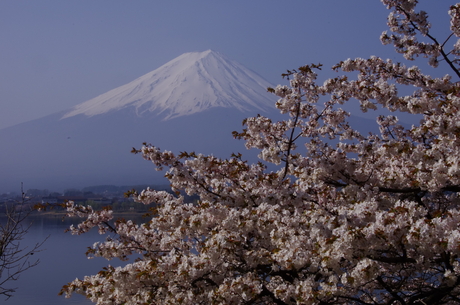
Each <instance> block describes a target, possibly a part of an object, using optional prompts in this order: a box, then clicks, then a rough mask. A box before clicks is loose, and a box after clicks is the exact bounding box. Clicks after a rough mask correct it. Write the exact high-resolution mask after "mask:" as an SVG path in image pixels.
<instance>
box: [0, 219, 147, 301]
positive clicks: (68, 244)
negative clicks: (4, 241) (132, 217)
mask: <svg viewBox="0 0 460 305" xmlns="http://www.w3.org/2000/svg"><path fill="white" fill-rule="evenodd" d="M62 216H63V215H62V214H61V215H59V214H47V215H33V216H32V217H31V218H30V219H31V220H32V221H33V222H32V226H31V228H30V230H29V232H28V234H27V235H26V236H25V238H24V240H23V241H22V242H21V244H22V245H23V246H28V247H33V245H35V244H36V243H39V242H41V241H43V240H44V239H45V238H47V237H48V236H49V237H48V239H47V240H46V242H45V244H44V245H43V247H42V249H43V251H41V252H39V253H36V254H34V255H33V257H32V258H33V259H37V258H38V259H39V260H40V263H39V265H38V266H35V267H33V268H31V269H29V270H27V271H25V272H24V273H23V274H22V275H21V277H20V278H19V280H18V281H15V282H9V283H8V285H6V286H7V287H17V290H16V293H15V294H14V295H13V297H11V298H10V299H8V301H6V302H5V301H4V300H5V298H4V297H2V296H0V304H7V305H24V304H34V305H54V304H56V305H61V304H63V305H66V304H69V305H77V304H78V305H87V304H93V303H92V302H90V301H89V300H87V299H86V298H85V297H84V296H82V295H78V294H74V295H72V297H71V298H68V299H67V298H65V297H64V296H59V295H58V293H59V291H60V290H61V287H62V286H63V285H65V284H67V283H68V282H70V281H72V280H74V279H75V278H77V277H78V278H83V276H85V275H92V274H96V273H97V272H98V271H99V270H101V268H102V267H104V266H106V265H108V264H111V265H112V266H118V265H122V264H126V262H121V261H120V260H118V259H116V260H112V261H110V262H109V261H107V260H105V259H103V258H95V259H87V258H86V256H85V252H86V249H87V247H89V246H91V245H92V244H93V243H94V242H96V241H102V240H104V238H105V237H104V236H102V235H99V234H98V233H97V230H94V229H93V231H91V232H89V233H87V234H83V235H80V236H77V235H71V234H70V233H64V231H65V229H66V228H68V227H69V226H70V225H71V224H72V223H74V224H76V223H77V219H73V220H72V219H65V220H64V221H63V220H62ZM139 219H140V218H139ZM0 221H2V220H1V219H0Z"/></svg>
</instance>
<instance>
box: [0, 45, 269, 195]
mask: <svg viewBox="0 0 460 305" xmlns="http://www.w3.org/2000/svg"><path fill="white" fill-rule="evenodd" d="M268 86H270V84H269V83H268V82H267V81H265V80H263V79H262V78H261V77H260V76H258V75H257V74H256V73H254V72H252V71H250V70H248V69H246V68H244V67H243V66H241V65H240V64H238V63H236V62H234V61H231V60H229V59H227V58H226V57H224V56H223V55H222V54H220V53H217V52H214V51H205V52H200V53H186V54H183V55H181V56H179V57H177V58H176V59H173V60H172V61H170V62H168V63H167V64H165V65H163V66H162V67H160V68H158V69H156V70H154V71H152V72H150V73H148V74H146V75H144V76H141V77H140V78H138V79H136V80H134V81H132V82H131V83H128V84H126V85H123V86H121V87H119V88H116V89H113V90H111V91H109V92H107V93H105V94H102V95H100V96H98V97H96V98H94V99H91V100H89V101H86V102H84V103H82V104H79V105H77V106H76V107H74V108H73V109H69V110H68V111H63V112H60V113H55V114H52V115H49V116H46V117H43V118H40V119H37V120H33V121H29V122H25V123H22V124H18V125H16V126H11V127H8V128H4V129H1V130H0V141H1V142H2V143H3V146H2V149H1V150H0V173H1V174H0V193H1V192H4V191H18V189H19V187H20V183H21V182H24V185H25V188H40V189H43V188H48V189H51V190H63V189H65V188H81V187H85V186H90V185H98V184H115V185H133V184H148V183H154V184H155V183H156V184H158V182H160V184H162V183H164V180H163V179H164V178H163V177H162V176H163V175H164V172H156V171H155V170H154V168H153V165H152V164H149V162H147V161H145V160H143V159H142V157H141V156H139V155H133V154H131V153H130V151H131V149H132V147H136V148H140V147H141V146H142V143H143V142H148V143H152V144H153V145H155V146H157V147H160V148H161V149H167V150H171V151H173V152H180V151H195V152H197V153H204V154H214V155H216V156H219V157H223V158H227V157H229V156H230V154H231V153H236V152H242V153H244V154H245V155H246V156H248V153H249V155H252V157H251V158H254V159H255V155H256V152H255V151H251V152H247V151H246V149H245V148H244V142H243V141H238V140H234V139H233V138H232V134H231V133H232V131H234V130H238V131H241V129H242V126H241V121H242V120H243V119H244V118H246V117H250V116H255V115H257V114H258V113H260V114H263V115H267V116H270V117H273V116H274V115H275V114H277V113H278V111H277V110H276V109H275V108H274V104H275V101H276V99H277V98H276V97H275V96H274V95H272V94H270V93H268V92H267V90H266V89H267V87H268Z"/></svg>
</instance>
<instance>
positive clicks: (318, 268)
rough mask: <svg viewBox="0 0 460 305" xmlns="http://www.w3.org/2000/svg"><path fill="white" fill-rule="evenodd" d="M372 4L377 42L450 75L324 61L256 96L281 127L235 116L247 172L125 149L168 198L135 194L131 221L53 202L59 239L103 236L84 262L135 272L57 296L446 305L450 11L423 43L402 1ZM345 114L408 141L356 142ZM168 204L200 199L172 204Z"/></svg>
mask: <svg viewBox="0 0 460 305" xmlns="http://www.w3.org/2000/svg"><path fill="white" fill-rule="evenodd" d="M382 2H383V3H384V5H386V6H387V8H388V9H389V10H390V14H389V17H388V25H389V29H390V32H385V33H383V34H382V36H381V40H382V42H383V43H384V44H393V45H394V47H395V48H396V51H397V52H398V53H401V54H403V56H404V58H405V59H406V60H414V59H415V58H416V57H422V58H423V57H424V58H427V61H428V63H429V65H431V67H433V68H436V67H438V65H443V66H446V67H448V68H449V69H450V71H451V72H452V73H451V74H452V75H446V76H444V77H431V76H429V75H427V74H424V73H423V72H422V71H421V69H419V68H418V67H416V66H412V67H410V66H406V65H404V64H402V63H399V62H393V61H391V60H384V59H382V58H378V57H371V58H369V59H362V58H356V59H347V60H345V61H343V62H340V63H338V64H337V65H335V66H334V67H333V69H334V70H335V71H337V72H338V74H337V75H339V76H337V77H335V78H331V79H328V80H326V81H325V82H324V83H318V82H317V73H319V71H320V70H321V66H320V65H308V66H304V67H301V68H299V69H298V70H295V71H288V73H286V74H285V75H284V76H285V77H287V78H288V79H289V81H290V85H289V86H278V87H276V88H274V89H270V90H271V91H272V92H274V94H276V95H277V96H279V98H280V99H279V100H278V102H277V104H276V107H277V108H278V109H279V110H280V111H281V112H282V113H285V114H286V119H285V120H284V121H280V122H273V121H272V120H270V119H269V118H267V117H263V116H257V117H253V118H248V119H246V120H245V122H244V124H245V126H246V127H245V129H244V130H243V131H242V132H239V133H238V132H235V133H234V136H235V137H236V138H239V139H243V140H245V141H246V147H247V148H255V149H259V150H260V155H259V157H260V159H261V162H259V163H255V164H250V163H249V162H247V161H245V160H244V159H243V157H242V155H240V154H236V155H233V156H232V157H231V158H229V159H220V158H217V157H214V156H205V155H200V154H195V153H185V152H184V153H181V154H179V155H177V154H174V153H172V152H169V151H161V150H160V149H159V148H157V147H155V146H152V145H144V147H142V148H141V149H140V150H135V152H137V153H141V154H142V155H143V157H144V158H145V159H147V160H150V161H152V162H153V163H154V164H155V166H156V168H157V170H163V169H166V170H167V173H166V177H167V178H168V179H169V181H170V183H171V186H172V188H173V190H174V191H177V194H176V195H172V194H170V193H167V192H165V191H155V190H153V189H146V190H144V191H143V192H141V193H140V194H135V196H136V200H138V201H139V202H143V203H145V204H154V206H155V208H152V210H151V214H150V217H149V219H147V221H146V222H145V223H142V224H135V223H133V222H132V221H125V220H118V221H116V222H115V223H112V222H109V221H110V220H111V219H112V217H113V216H112V211H111V210H110V209H106V210H102V211H94V210H92V208H91V207H84V206H77V205H75V204H73V203H72V202H70V203H68V204H67V208H68V213H69V215H78V216H81V217H84V220H83V221H82V222H81V223H80V224H79V225H78V226H75V227H71V231H72V233H75V234H82V233H85V232H87V231H89V230H90V229H91V228H93V227H96V228H98V229H99V232H100V233H101V234H107V236H109V237H108V238H107V239H106V240H105V241H104V242H100V243H96V244H94V245H93V247H92V248H91V249H90V250H89V251H88V255H89V256H96V257H104V258H106V259H109V260H110V259H113V258H120V259H122V260H128V258H130V257H131V256H133V255H135V256H136V257H137V259H136V260H135V261H132V262H128V263H127V264H126V265H125V266H122V267H111V266H108V267H106V268H104V269H103V270H102V271H101V272H99V273H98V274H96V275H92V276H86V277H84V278H83V279H76V280H75V281H73V282H71V283H69V284H68V285H66V286H64V287H63V290H62V293H63V294H66V295H67V296H70V295H71V294H72V293H75V292H76V293H82V294H84V295H86V296H87V297H88V298H89V299H90V300H92V301H93V302H95V303H97V304H323V305H324V304H369V305H370V304H374V305H379V304H421V305H422V304H424V305H427V304H454V303H455V304H457V303H460V262H459V257H460V256H459V255H460V227H459V226H460V209H459V206H460V198H459V191H460V164H459V163H460V112H459V108H460V83H459V82H458V80H459V77H460V72H459V56H460V40H459V37H460V4H457V5H454V6H452V7H450V9H449V15H450V20H451V27H450V29H451V33H452V34H451V35H450V36H449V37H446V38H445V39H444V40H442V41H439V40H437V39H436V38H435V37H433V36H432V35H431V33H430V23H429V22H428V18H427V14H426V13H425V12H423V11H420V12H419V11H417V9H416V4H417V1H416V0H382ZM439 5H440V6H441V2H440V4H439ZM455 39H457V40H456V41H453V40H455ZM402 88H405V89H404V90H402ZM411 88H413V90H411V93H410V94H401V92H402V91H404V92H408V90H409V89H411ZM357 102H359V103H360V105H361V109H362V111H364V112H366V111H368V110H379V109H380V110H381V109H389V110H390V111H392V112H394V114H398V113H408V114H413V115H414V116H417V117H420V118H421V120H420V123H419V124H416V125H413V126H412V127H410V128H409V127H405V126H403V125H402V124H400V123H399V122H398V118H397V116H396V115H385V116H383V115H380V116H378V118H377V120H376V124H377V125H378V127H379V132H376V133H366V134H363V133H361V132H360V131H358V130H355V129H353V128H352V127H351V124H350V123H349V122H348V117H349V113H347V112H346V111H344V110H342V109H341V106H342V104H345V103H357ZM267 164H274V165H276V166H277V167H278V169H277V170H268V168H267ZM181 192H186V193H187V194H188V195H198V196H199V198H200V199H199V200H198V201H197V202H194V203H186V202H184V199H183V197H182V196H181Z"/></svg>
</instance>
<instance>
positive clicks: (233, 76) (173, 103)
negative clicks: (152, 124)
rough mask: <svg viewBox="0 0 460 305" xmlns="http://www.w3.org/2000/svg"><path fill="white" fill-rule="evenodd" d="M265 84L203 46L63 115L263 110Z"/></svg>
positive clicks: (267, 100)
mask: <svg viewBox="0 0 460 305" xmlns="http://www.w3.org/2000/svg"><path fill="white" fill-rule="evenodd" d="M269 86H270V84H269V83H268V82H267V81H266V80H264V79H263V78H261V77H260V76H258V75H257V74H256V73H254V72H252V71H251V70H249V69H247V68H245V67H244V66H242V65H241V64H239V63H237V62H235V61H232V60H230V59H228V58H226V57H225V56H224V55H222V54H220V53H218V52H215V51H212V50H207V51H204V52H192V53H185V54H182V55H180V56H179V57H177V58H175V59H173V60H171V61H170V62H168V63H166V64H164V65H163V66H161V67H160V68H158V69H156V70H154V71H152V72H150V73H147V74H145V75H143V76H141V77H139V78H138V79H136V80H134V81H132V82H130V83H128V84H126V85H123V86H120V87H118V88H115V89H113V90H110V91H108V92H106V93H104V94H102V95H99V96H98V97H95V98H93V99H91V100H88V101H86V102H84V103H81V104H79V105H77V106H75V107H74V108H73V109H72V110H71V111H69V112H68V113H66V114H65V115H64V116H63V117H62V118H63V119H64V118H68V117H72V116H75V115H79V114H84V115H86V116H94V115H99V114H103V113H107V112H109V111H117V110H121V109H124V108H127V107H134V108H135V111H136V113H137V114H138V115H142V114H144V113H148V112H154V113H156V114H159V115H161V116H162V117H163V119H165V120H167V119H172V118H176V117H180V116H184V115H190V114H193V113H197V112H201V111H204V110H206V109H209V108H213V107H226V108H236V109H238V110H240V111H242V112H246V111H251V110H257V111H266V110H267V109H270V108H272V107H273V105H274V101H275V100H276V98H275V97H274V96H273V95H271V94H270V93H268V92H267V87H269Z"/></svg>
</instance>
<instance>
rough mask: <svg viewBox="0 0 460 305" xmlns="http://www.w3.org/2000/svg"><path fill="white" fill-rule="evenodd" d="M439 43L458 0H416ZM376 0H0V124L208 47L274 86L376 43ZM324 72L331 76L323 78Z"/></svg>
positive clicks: (379, 23)
mask: <svg viewBox="0 0 460 305" xmlns="http://www.w3.org/2000/svg"><path fill="white" fill-rule="evenodd" d="M421 3H422V5H423V7H424V8H425V9H426V10H427V11H428V13H429V15H430V16H431V17H432V19H431V20H432V23H433V25H434V29H433V30H434V32H435V33H437V34H439V35H441V36H442V37H445V35H446V33H447V31H448V26H449V23H448V16H447V9H448V7H449V5H450V4H452V3H455V1H450V0H421ZM387 13H388V12H387V10H386V9H385V7H384V6H383V5H382V4H381V3H380V1H378V0H347V1H343V0H335V1H332V0H310V1H308V0H285V1H274V0H228V1H220V0H219V1H216V0H196V1H192V0H164V1H155V0H138V1H118V0H97V1H95V0H78V1H77V0H65V1H62V0H40V1H36V0H28V1H24V0H2V1H0V41H1V44H0V128H3V127H6V126H10V125H14V124H17V123H21V122H23V121H28V120H31V119H35V118H38V117H42V116H45V115H48V114H51V113H54V112H57V111H61V110H64V109H67V108H70V107H72V106H74V105H76V104H79V103H81V102H84V101H86V100H88V99H90V98H93V97H95V96H97V95H99V94H102V93H104V92H106V91H108V90H110V89H113V88H115V87H117V86H120V85H123V84H125V83H127V82H129V81H131V80H133V79H135V78H137V77H139V76H141V75H143V74H145V73H147V72H150V71H152V70H154V69H156V68H158V67H160V66H161V65H163V64H164V63H166V62H167V61H169V60H171V59H173V58H175V57H176V56H179V55H180V54H182V53H185V52H192V51H204V50H207V49H213V50H216V51H219V52H221V53H223V54H225V55H227V56H228V57H230V58H232V59H234V60H236V61H239V62H240V63H242V64H243V65H245V66H246V67H248V68H250V69H252V70H254V71H255V72H257V73H259V74H260V75H261V76H263V77H264V78H266V79H267V80H268V81H270V82H272V83H273V84H277V83H280V82H282V80H281V78H280V74H281V73H283V72H284V71H285V70H286V69H293V68H297V67H299V66H301V65H304V64H308V63H318V62H321V63H323V64H325V66H326V67H328V66H330V65H331V64H334V63H336V62H338V61H340V60H343V59H346V58H349V57H368V56H370V55H378V56H383V57H390V58H393V59H399V56H398V55H396V54H395V53H394V52H393V49H392V47H391V46H382V45H381V44H380V41H379V36H380V34H381V32H382V31H384V30H386V23H385V22H386V16H387ZM327 73H330V72H327Z"/></svg>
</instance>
